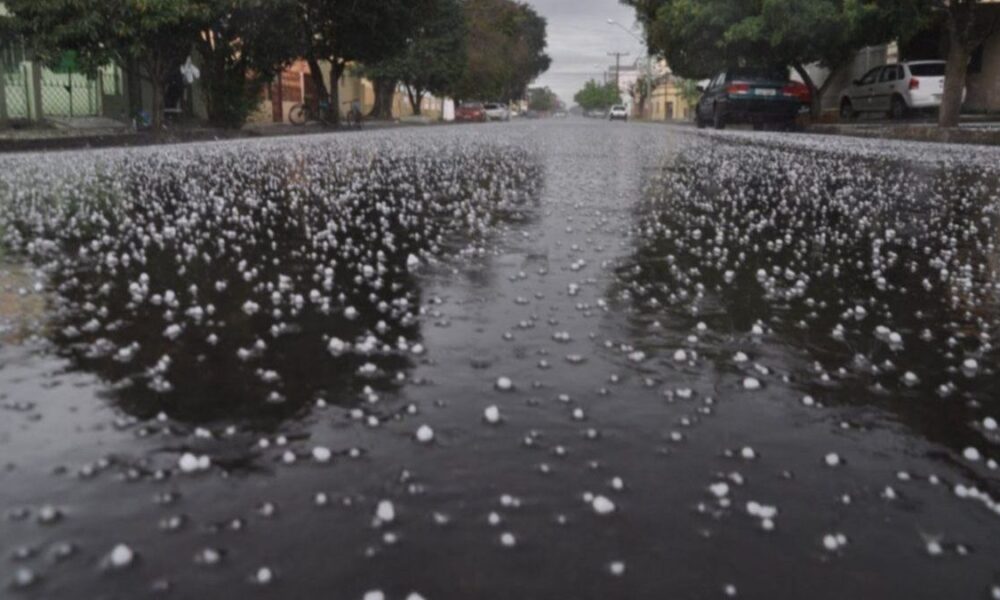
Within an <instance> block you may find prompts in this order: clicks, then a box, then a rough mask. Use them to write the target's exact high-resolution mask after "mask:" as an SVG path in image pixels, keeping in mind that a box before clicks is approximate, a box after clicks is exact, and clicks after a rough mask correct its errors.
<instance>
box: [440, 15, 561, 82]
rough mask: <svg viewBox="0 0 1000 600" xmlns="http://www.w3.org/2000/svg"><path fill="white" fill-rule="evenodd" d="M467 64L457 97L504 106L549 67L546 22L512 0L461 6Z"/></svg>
mask: <svg viewBox="0 0 1000 600" xmlns="http://www.w3.org/2000/svg"><path fill="white" fill-rule="evenodd" d="M464 9H465V16H466V22H467V24H468V43H467V49H468V62H467V65H466V69H465V74H464V76H463V77H462V80H461V81H460V83H459V85H458V87H457V89H456V90H455V96H457V97H458V98H461V99H482V100H497V101H502V102H508V101H511V100H517V99H520V98H522V97H524V94H525V92H526V91H527V88H528V85H529V84H530V83H531V82H532V81H534V80H535V79H536V78H537V77H538V76H539V75H541V74H542V73H544V72H545V71H546V70H547V69H548V68H549V66H550V65H551V62H552V61H551V59H550V58H549V56H548V55H547V54H546V53H545V48H546V46H547V43H548V42H547V40H546V28H547V23H546V20H545V19H544V18H543V17H541V16H540V15H539V14H538V13H537V12H535V10H534V9H532V8H531V7H530V6H528V5H527V4H523V3H521V2H516V1H514V0H465V6H464Z"/></svg>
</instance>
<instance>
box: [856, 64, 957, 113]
mask: <svg viewBox="0 0 1000 600" xmlns="http://www.w3.org/2000/svg"><path fill="white" fill-rule="evenodd" d="M944 69H945V63H944V61H942V60H920V61H911V62H903V63H899V64H892V65H882V66H880V67H875V68H874V69H872V70H870V71H868V72H867V73H865V74H864V75H862V76H861V78H860V79H855V80H854V81H853V82H852V83H851V85H850V86H849V87H848V88H847V89H845V90H844V91H843V92H842V93H841V94H840V116H841V118H843V119H853V118H854V117H856V116H858V114H860V113H864V112H883V113H886V114H888V115H889V116H890V117H891V118H893V119H902V118H904V117H906V115H907V114H909V113H910V112H911V111H915V110H928V109H936V108H939V107H940V106H941V95H942V94H943V93H944ZM962 100H963V101H964V100H965V90H963V91H962Z"/></svg>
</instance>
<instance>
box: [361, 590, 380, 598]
mask: <svg viewBox="0 0 1000 600" xmlns="http://www.w3.org/2000/svg"><path fill="white" fill-rule="evenodd" d="M363 600H385V594H384V593H382V590H369V591H367V592H365V595H364V596H363Z"/></svg>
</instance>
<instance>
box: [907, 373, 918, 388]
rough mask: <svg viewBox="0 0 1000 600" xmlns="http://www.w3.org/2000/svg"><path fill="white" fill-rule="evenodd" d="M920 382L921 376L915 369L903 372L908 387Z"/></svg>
mask: <svg viewBox="0 0 1000 600" xmlns="http://www.w3.org/2000/svg"><path fill="white" fill-rule="evenodd" d="M918 383H920V378H919V377H917V374H916V373H914V372H913V371H907V372H906V373H904V374H903V384H904V385H906V386H907V387H913V386H915V385H917V384H918Z"/></svg>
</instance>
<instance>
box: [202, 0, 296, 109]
mask: <svg viewBox="0 0 1000 600" xmlns="http://www.w3.org/2000/svg"><path fill="white" fill-rule="evenodd" d="M202 1H203V2H205V5H206V9H207V10H206V12H207V14H208V19H207V22H206V23H204V24H203V26H202V33H201V35H200V36H198V38H197V42H196V46H197V49H198V53H199V54H200V55H201V57H202V67H201V71H202V78H201V81H202V83H203V89H204V92H205V104H206V109H207V112H208V120H209V122H210V123H212V124H213V125H216V126H219V127H230V128H237V129H238V128H239V127H242V126H243V124H244V123H245V122H246V120H247V117H249V116H250V114H251V113H252V112H253V111H254V109H256V108H257V106H258V105H259V104H260V99H261V91H262V90H263V88H264V86H265V85H266V84H267V82H269V81H270V80H272V79H273V78H274V77H275V76H276V75H277V74H279V73H280V72H281V71H282V70H284V68H285V67H286V66H287V65H288V64H289V63H290V62H291V61H292V60H293V59H294V58H296V53H297V51H298V49H299V42H298V40H297V39H296V38H295V36H296V35H297V33H298V29H297V27H295V24H294V22H292V21H289V19H288V18H287V15H288V10H289V8H290V6H291V5H290V3H289V2H288V1H287V0H202Z"/></svg>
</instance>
